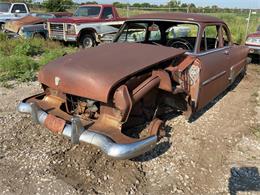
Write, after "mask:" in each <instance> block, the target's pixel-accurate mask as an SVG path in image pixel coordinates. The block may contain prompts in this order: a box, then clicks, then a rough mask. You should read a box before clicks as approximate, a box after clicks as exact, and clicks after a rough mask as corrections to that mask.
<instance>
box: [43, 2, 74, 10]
mask: <svg viewBox="0 0 260 195" xmlns="http://www.w3.org/2000/svg"><path fill="white" fill-rule="evenodd" d="M73 4H74V3H73V1H72V0H45V1H44V2H43V5H44V7H45V8H46V9H47V10H48V11H50V12H63V11H66V8H69V7H70V6H71V5H73Z"/></svg>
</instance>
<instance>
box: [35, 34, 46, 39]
mask: <svg viewBox="0 0 260 195" xmlns="http://www.w3.org/2000/svg"><path fill="white" fill-rule="evenodd" d="M33 38H36V39H45V36H44V35H43V34H41V33H35V34H34V35H33Z"/></svg>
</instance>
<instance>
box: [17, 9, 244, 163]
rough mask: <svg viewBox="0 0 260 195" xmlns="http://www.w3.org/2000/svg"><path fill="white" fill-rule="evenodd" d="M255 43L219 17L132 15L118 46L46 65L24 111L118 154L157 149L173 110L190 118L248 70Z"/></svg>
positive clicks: (73, 137)
mask: <svg viewBox="0 0 260 195" xmlns="http://www.w3.org/2000/svg"><path fill="white" fill-rule="evenodd" d="M247 54H248V48H247V47H245V46H238V45H235V44H233V43H232V40H231V34H230V31H229V29H228V27H227V25H226V24H225V23H224V22H223V21H222V20H220V19H218V18H215V17H211V16H205V15H197V14H184V13H171V14H170V13H169V14H149V15H140V16H137V17H134V18H130V19H128V20H127V21H126V22H125V23H124V25H123V26H122V27H121V29H120V31H119V32H118V34H117V36H116V37H115V40H114V43H112V44H106V45H100V46H98V47H96V48H91V49H87V50H81V51H79V52H77V53H75V54H72V55H66V56H64V57H62V58H59V59H57V60H55V61H53V62H51V63H49V64H47V65H46V66H45V67H43V68H42V69H41V71H40V72H39V76H38V79H39V82H40V83H41V84H42V88H43V92H42V93H41V94H38V95H35V96H33V97H29V98H27V99H25V100H23V101H22V102H21V103H20V104H19V106H18V111H19V112H21V113H30V114H31V115H32V118H33V120H34V121H35V122H37V123H40V124H42V125H44V126H45V127H47V128H48V129H50V130H51V131H53V132H56V133H59V134H63V135H64V136H66V137H68V138H70V139H71V141H72V143H75V144H78V143H80V142H81V143H89V144H93V145H95V146H97V147H98V148H99V149H101V150H102V151H103V152H104V153H106V154H107V155H108V156H110V157H112V158H115V159H129V158H133V157H136V156H139V155H141V154H143V153H145V152H147V151H149V150H151V149H152V148H153V147H154V146H155V145H156V143H157V142H158V140H159V139H160V138H161V137H162V136H163V135H164V121H163V120H162V116H163V114H164V113H165V112H168V111H169V110H172V111H179V112H182V113H184V114H185V115H186V116H188V117H189V116H191V115H192V114H193V113H195V112H196V111H198V110H200V109H201V108H203V107H204V106H205V105H207V104H208V103H209V102H210V101H211V100H213V99H214V98H215V97H216V96H218V95H219V94H220V93H221V92H223V91H224V90H225V89H226V88H227V87H228V86H229V85H231V84H232V83H233V82H234V80H235V79H236V77H237V76H238V75H240V74H244V73H245V72H246V65H247Z"/></svg>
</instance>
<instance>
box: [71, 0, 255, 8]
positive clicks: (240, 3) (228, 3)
mask: <svg viewBox="0 0 260 195" xmlns="http://www.w3.org/2000/svg"><path fill="white" fill-rule="evenodd" d="M76 1H77V2H86V1H87V0H76ZM96 1H97V2H98V3H112V2H114V1H119V2H123V3H127V2H129V3H142V2H148V3H151V4H166V3H167V2H168V1H167V0H96ZM181 2H182V3H194V4H195V5H196V6H203V7H204V6H211V5H217V6H219V7H227V8H249V9H260V0H181Z"/></svg>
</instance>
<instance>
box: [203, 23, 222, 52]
mask: <svg viewBox="0 0 260 195" xmlns="http://www.w3.org/2000/svg"><path fill="white" fill-rule="evenodd" d="M219 28H220V26H218V25H210V26H206V28H205V29H204V33H203V36H202V40H201V45H200V51H201V52H203V51H209V50H212V49H217V48H219V47H220V42H219Z"/></svg>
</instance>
